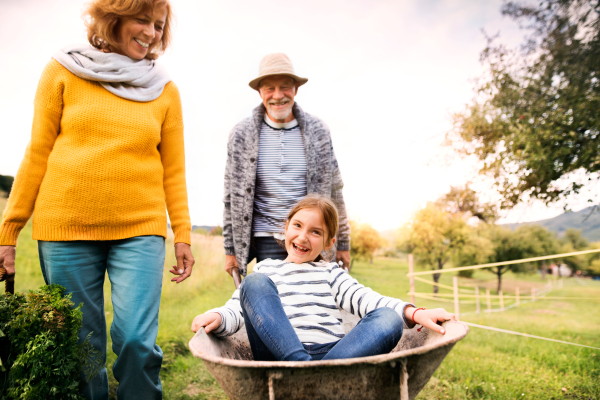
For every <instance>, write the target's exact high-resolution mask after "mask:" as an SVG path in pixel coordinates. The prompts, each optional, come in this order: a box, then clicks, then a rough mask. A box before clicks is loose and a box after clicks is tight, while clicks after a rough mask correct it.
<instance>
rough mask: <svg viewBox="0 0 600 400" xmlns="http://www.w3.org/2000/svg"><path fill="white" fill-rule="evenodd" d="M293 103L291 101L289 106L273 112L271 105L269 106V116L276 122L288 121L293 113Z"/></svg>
mask: <svg viewBox="0 0 600 400" xmlns="http://www.w3.org/2000/svg"><path fill="white" fill-rule="evenodd" d="M292 107H293V105H292V102H291V101H290V102H289V103H288V105H287V106H286V107H285V108H284V109H282V110H273V108H272V107H271V104H269V116H270V117H271V118H274V119H275V120H278V121H282V120H284V119H286V118H287V117H288V116H289V115H290V114H291V113H292Z"/></svg>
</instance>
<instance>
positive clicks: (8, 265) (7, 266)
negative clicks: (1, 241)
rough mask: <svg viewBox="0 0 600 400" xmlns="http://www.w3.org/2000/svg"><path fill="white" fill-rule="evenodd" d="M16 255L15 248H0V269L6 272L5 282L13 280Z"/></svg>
mask: <svg viewBox="0 0 600 400" xmlns="http://www.w3.org/2000/svg"><path fill="white" fill-rule="evenodd" d="M16 255H17V251H16V247H15V246H0V267H2V268H4V270H5V271H6V277H5V279H6V281H8V282H11V281H14V280H15V257H16Z"/></svg>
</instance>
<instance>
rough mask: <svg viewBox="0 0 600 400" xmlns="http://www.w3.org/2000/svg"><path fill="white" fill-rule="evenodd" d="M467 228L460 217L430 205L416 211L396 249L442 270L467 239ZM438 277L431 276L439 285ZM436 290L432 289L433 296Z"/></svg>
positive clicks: (434, 287) (436, 275)
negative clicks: (411, 254)
mask: <svg viewBox="0 0 600 400" xmlns="http://www.w3.org/2000/svg"><path fill="white" fill-rule="evenodd" d="M469 229H470V228H469V226H468V225H467V223H466V222H465V220H464V218H463V215H461V214H450V213H448V212H446V211H445V210H442V209H441V208H439V207H438V206H436V205H435V204H433V203H428V204H427V206H425V208H423V209H421V210H419V211H418V212H417V213H416V214H415V215H414V217H413V219H412V221H410V222H409V223H408V225H406V226H405V227H404V228H403V229H402V231H401V232H400V235H399V238H400V239H399V242H398V247H399V250H401V251H405V252H410V253H413V254H414V255H415V257H416V258H417V261H418V262H419V263H421V264H424V265H426V266H428V267H430V268H431V269H434V270H435V269H438V270H441V269H443V268H444V265H445V264H446V262H448V260H450V258H451V257H452V256H453V255H454V253H455V252H456V251H457V250H459V249H461V248H462V247H463V246H464V245H465V243H466V241H467V239H468V237H469ZM439 278H440V274H439V273H437V274H433V281H434V282H436V283H437V282H438V281H439ZM437 292H438V287H437V286H435V285H434V286H433V293H437Z"/></svg>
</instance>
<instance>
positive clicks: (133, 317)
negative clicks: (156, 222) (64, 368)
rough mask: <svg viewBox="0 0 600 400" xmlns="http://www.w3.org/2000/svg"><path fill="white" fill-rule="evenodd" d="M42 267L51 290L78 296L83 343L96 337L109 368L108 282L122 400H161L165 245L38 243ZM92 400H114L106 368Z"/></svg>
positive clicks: (91, 388) (146, 241) (87, 386)
mask: <svg viewBox="0 0 600 400" xmlns="http://www.w3.org/2000/svg"><path fill="white" fill-rule="evenodd" d="M38 249H39V254H40V264H41V266H42V273H43V275H44V280H45V281H46V283H47V284H52V283H57V284H59V285H62V286H64V287H65V288H66V289H67V293H72V298H71V299H72V300H73V303H75V305H78V304H79V303H83V308H82V311H83V326H82V328H81V333H80V335H79V339H80V341H83V340H84V339H85V337H86V336H87V335H88V334H89V333H90V332H92V336H91V342H92V345H93V346H94V347H95V348H96V349H97V350H98V351H100V352H101V354H102V356H103V358H104V364H103V365H105V364H106V319H105V311H104V291H103V286H104V277H105V274H106V273H108V278H109V279H110V283H111V298H112V304H113V312H114V315H113V322H112V325H111V327H110V336H111V338H112V349H113V351H114V352H115V354H116V355H117V357H118V358H117V361H116V362H115V363H114V365H113V374H114V376H115V378H116V380H117V381H118V382H119V388H118V390H117V396H118V398H119V399H126V400H129V399H144V400H146V399H161V398H162V385H161V382H160V378H159V376H158V374H159V372H160V367H161V364H162V355H163V354H162V350H161V349H160V347H158V346H157V345H156V335H157V333H158V308H159V305H160V293H161V289H162V277H163V269H164V263H165V240H164V238H162V237H160V236H138V237H133V238H129V239H123V240H111V241H72V242H45V241H39V242H38ZM81 393H82V394H83V396H84V397H85V398H87V399H93V400H96V399H101V400H107V399H108V377H107V373H106V368H103V369H102V370H101V371H100V373H98V375H96V377H94V378H93V379H92V380H91V381H89V382H86V381H85V379H84V378H83V377H82V381H81Z"/></svg>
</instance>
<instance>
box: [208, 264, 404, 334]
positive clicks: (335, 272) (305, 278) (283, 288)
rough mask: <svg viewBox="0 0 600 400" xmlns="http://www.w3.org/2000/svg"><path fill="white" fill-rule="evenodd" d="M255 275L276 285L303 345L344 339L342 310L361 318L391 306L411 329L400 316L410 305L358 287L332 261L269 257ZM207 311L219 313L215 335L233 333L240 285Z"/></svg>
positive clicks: (241, 322) (239, 324)
mask: <svg viewBox="0 0 600 400" xmlns="http://www.w3.org/2000/svg"><path fill="white" fill-rule="evenodd" d="M253 273H255V274H256V273H258V274H265V275H267V276H268V277H269V278H270V279H271V280H272V281H273V282H274V283H275V285H277V290H278V292H279V298H280V299H281V303H282V304H283V309H284V311H285V313H286V315H287V317H288V319H289V320H290V322H291V323H292V326H293V327H294V330H295V331H296V334H297V335H298V338H299V339H300V341H301V342H302V343H306V344H323V343H331V342H335V341H338V340H340V339H341V338H343V337H344V326H343V322H342V314H341V312H340V309H344V310H345V311H348V312H350V313H352V314H354V315H356V316H358V317H360V318H362V317H364V316H365V315H366V314H367V313H369V312H370V311H373V310H375V309H376V308H381V307H389V308H392V309H394V310H395V311H396V312H397V313H398V314H399V315H400V316H401V317H402V319H403V321H404V324H405V328H406V327H412V324H411V323H410V322H408V321H407V320H406V318H405V316H404V308H405V307H406V306H408V305H412V304H409V303H406V302H404V301H402V300H398V299H395V298H393V297H387V296H382V295H380V294H379V293H377V292H375V291H373V290H372V289H370V288H368V287H365V286H363V285H361V284H360V283H358V281H357V280H356V279H354V278H352V277H351V276H350V275H349V274H348V273H347V272H346V271H345V270H343V269H342V268H340V267H339V266H338V265H337V264H336V263H326V262H319V263H312V262H310V263H303V264H294V263H290V262H285V261H280V260H271V259H268V260H264V261H262V262H261V263H259V264H257V265H256V266H255V267H254V272H253ZM243 284H244V283H243V282H242V287H243ZM209 312H217V313H219V314H221V317H222V322H221V325H220V326H219V328H218V329H216V330H214V331H213V333H214V334H215V335H217V336H229V335H233V334H234V333H236V332H237V331H238V330H239V329H240V328H241V327H242V326H243V325H244V317H243V314H242V307H241V304H240V294H239V289H237V290H236V291H235V292H234V293H233V296H232V298H231V299H230V300H229V301H227V303H226V304H225V305H224V306H223V307H220V308H216V309H213V310H210V311H209Z"/></svg>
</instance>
